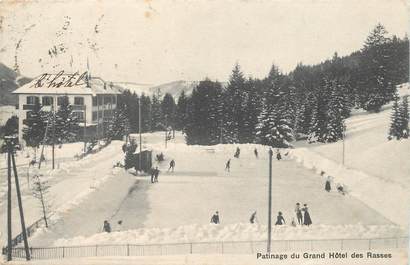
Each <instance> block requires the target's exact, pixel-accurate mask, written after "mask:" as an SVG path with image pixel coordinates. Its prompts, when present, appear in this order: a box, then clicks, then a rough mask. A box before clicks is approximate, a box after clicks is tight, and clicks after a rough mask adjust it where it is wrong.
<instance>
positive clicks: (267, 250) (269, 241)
mask: <svg viewBox="0 0 410 265" xmlns="http://www.w3.org/2000/svg"><path fill="white" fill-rule="evenodd" d="M272 156H273V151H272V149H269V195H268V196H269V203H268V205H269V206H268V207H269V208H268V246H267V248H266V252H268V253H270V251H271V241H272Z"/></svg>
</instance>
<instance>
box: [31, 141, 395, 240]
mask: <svg viewBox="0 0 410 265" xmlns="http://www.w3.org/2000/svg"><path fill="white" fill-rule="evenodd" d="M163 139H164V134H163V133H154V134H146V135H144V136H143V145H144V146H145V147H148V148H150V149H153V150H154V156H155V154H156V153H159V152H163V153H164V154H165V158H166V161H164V162H163V163H160V164H158V166H159V168H160V170H161V173H160V176H159V183H156V184H151V183H150V180H149V176H134V175H133V174H131V173H127V172H125V171H123V170H120V169H118V170H120V172H122V174H120V172H117V175H116V177H114V178H110V179H108V180H107V181H106V182H104V183H103V184H102V185H100V186H99V188H98V189H96V190H94V192H93V193H91V194H89V195H88V197H87V199H86V200H84V201H83V202H81V203H79V204H77V205H76V207H72V208H71V210H70V211H65V212H64V213H62V214H60V215H59V217H60V218H59V219H58V220H56V221H55V222H54V223H53V225H52V226H51V227H50V229H48V230H43V231H39V232H38V233H37V234H36V235H35V236H34V237H32V238H30V241H31V244H32V245H33V246H45V245H73V244H75V245H79V244H104V243H118V244H127V243H130V244H135V243H159V242H199V241H220V240H224V241H232V240H264V239H265V237H266V224H267V195H268V189H267V184H268V149H267V147H263V146H260V145H252V144H247V145H217V146H212V147H207V146H187V145H186V144H184V143H183V136H182V135H181V134H180V133H177V135H176V139H174V140H172V141H171V142H169V143H168V145H167V148H166V149H165V146H164V142H163ZM237 146H239V147H240V148H241V156H240V158H239V159H235V158H233V154H234V151H235V149H236V147H237ZM113 148H114V146H113ZM116 148H118V150H117V152H119V155H118V156H117V160H122V158H123V154H122V152H121V151H119V150H120V147H119V146H118V145H117V146H116ZM254 148H258V150H259V158H255V156H254V154H253V150H254ZM112 152H115V150H114V149H109V150H103V151H102V153H105V154H106V156H109V155H110V154H111V155H112ZM229 158H231V159H232V162H231V172H226V171H225V170H224V168H225V162H226V161H227V160H228V159H229ZM171 159H175V161H176V168H175V172H167V168H168V163H169V161H170V160H171ZM107 164H108V163H107ZM102 170H103V168H99V172H102ZM104 170H107V168H106V169H104ZM87 172H88V171H87ZM131 172H132V171H131ZM323 187H324V181H323V179H322V178H321V177H320V176H319V174H317V172H315V171H314V170H309V169H306V168H305V167H304V166H303V165H301V164H299V163H297V162H296V161H295V160H291V159H290V158H286V157H285V158H284V160H281V161H276V160H274V161H273V219H274V220H273V222H275V216H276V213H277V212H278V211H282V212H283V215H284V217H285V219H286V221H287V223H289V222H290V221H291V219H292V218H293V217H294V216H295V214H294V206H295V203H296V202H300V203H307V204H308V205H309V207H310V214H311V217H312V219H313V225H312V226H311V227H309V228H305V227H303V228H301V227H297V228H294V227H292V226H290V225H285V226H283V227H275V229H274V230H273V238H274V239H313V238H314V239H320V238H357V237H366V238H370V237H391V236H400V235H403V231H402V230H401V229H400V228H399V227H398V226H396V225H394V224H393V223H392V222H391V221H389V220H388V219H387V218H385V217H384V216H382V215H381V214H379V213H378V212H377V211H375V210H374V209H372V208H370V207H368V206H367V205H365V204H364V203H362V202H361V201H359V200H357V199H356V198H354V197H352V196H343V195H340V194H338V193H337V192H334V191H333V192H330V193H327V192H325V191H324V189H323ZM217 210H218V211H219V213H220V217H221V225H219V226H215V225H212V224H209V222H210V217H211V215H212V214H213V213H214V212H215V211H217ZM255 210H256V211H257V218H258V223H259V224H258V225H250V224H249V221H248V220H249V217H250V215H251V213H252V212H253V211H255ZM103 220H109V221H110V223H111V225H112V228H113V230H114V231H118V232H116V233H111V234H107V233H102V232H101V227H102V222H103ZM120 220H121V221H122V224H121V225H118V221H120Z"/></svg>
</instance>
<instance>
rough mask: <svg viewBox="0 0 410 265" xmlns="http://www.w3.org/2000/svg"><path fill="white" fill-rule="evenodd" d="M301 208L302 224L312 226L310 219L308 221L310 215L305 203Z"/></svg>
mask: <svg viewBox="0 0 410 265" xmlns="http://www.w3.org/2000/svg"><path fill="white" fill-rule="evenodd" d="M303 206H304V207H303V209H302V211H303V212H304V216H303V224H304V225H307V226H309V225H311V224H312V219H310V214H309V210H308V207H307V204H306V203H305V204H303Z"/></svg>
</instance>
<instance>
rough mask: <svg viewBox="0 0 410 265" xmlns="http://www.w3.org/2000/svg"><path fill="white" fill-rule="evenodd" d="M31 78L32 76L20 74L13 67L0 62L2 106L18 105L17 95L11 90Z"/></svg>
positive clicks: (0, 100)
mask: <svg viewBox="0 0 410 265" xmlns="http://www.w3.org/2000/svg"><path fill="white" fill-rule="evenodd" d="M30 80H31V79H30V78H27V77H23V76H20V75H18V74H17V73H16V72H14V71H13V70H12V69H10V68H9V67H7V66H6V65H4V64H2V63H0V106H4V105H16V104H17V97H16V96H15V95H13V94H11V92H13V91H14V90H15V89H16V88H18V87H19V86H22V85H24V84H26V83H28V82H29V81H30Z"/></svg>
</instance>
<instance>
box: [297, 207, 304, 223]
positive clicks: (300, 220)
mask: <svg viewBox="0 0 410 265" xmlns="http://www.w3.org/2000/svg"><path fill="white" fill-rule="evenodd" d="M295 212H296V218H297V219H298V223H299V224H300V225H301V224H303V217H302V210H301V209H300V203H296V207H295Z"/></svg>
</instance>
